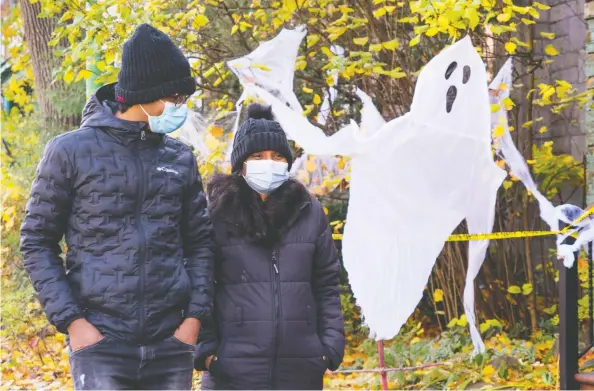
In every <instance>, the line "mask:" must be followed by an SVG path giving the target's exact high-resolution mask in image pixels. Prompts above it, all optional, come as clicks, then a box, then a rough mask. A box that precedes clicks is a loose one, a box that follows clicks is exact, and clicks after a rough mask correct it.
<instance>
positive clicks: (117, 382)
mask: <svg viewBox="0 0 594 391" xmlns="http://www.w3.org/2000/svg"><path fill="white" fill-rule="evenodd" d="M194 350H195V346H193V345H188V344H185V343H183V342H181V341H179V340H177V339H176V338H174V337H169V338H167V339H166V340H164V341H162V342H159V343H156V344H153V345H145V346H138V345H129V344H126V343H125V342H122V341H119V340H115V339H111V338H109V337H105V338H104V339H102V340H101V341H99V342H98V343H96V344H94V345H91V346H87V347H84V348H82V349H80V350H77V351H75V352H72V351H71V352H70V370H71V373H72V379H73V382H74V389H75V390H190V389H191V388H192V374H193V372H194Z"/></svg>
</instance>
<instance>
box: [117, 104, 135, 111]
mask: <svg viewBox="0 0 594 391" xmlns="http://www.w3.org/2000/svg"><path fill="white" fill-rule="evenodd" d="M130 107H132V106H130V105H127V104H125V103H121V102H117V110H118V112H120V113H122V114H123V113H125V112H126V111H128V109H129V108H130Z"/></svg>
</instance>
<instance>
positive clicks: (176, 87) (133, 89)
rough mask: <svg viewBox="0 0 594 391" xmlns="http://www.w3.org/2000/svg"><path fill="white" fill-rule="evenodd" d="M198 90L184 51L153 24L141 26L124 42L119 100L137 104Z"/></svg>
mask: <svg viewBox="0 0 594 391" xmlns="http://www.w3.org/2000/svg"><path fill="white" fill-rule="evenodd" d="M194 92H196V80H195V79H194V78H193V77H192V69H191V67H190V63H189V62H188V60H187V59H186V57H185V56H184V54H183V53H182V51H181V50H180V49H179V48H178V47H177V46H175V44H174V43H173V42H172V41H171V39H170V38H169V37H168V36H167V35H165V34H163V33H162V32H161V31H159V30H157V29H156V28H154V27H153V26H151V25H149V24H141V25H140V26H138V27H137V28H136V31H135V32H134V35H132V37H131V38H130V39H129V40H128V41H127V42H126V43H125V44H124V50H123V53H122V68H121V69H120V73H119V74H118V83H117V84H116V87H115V94H116V100H117V101H118V102H120V103H125V104H127V105H130V106H133V105H136V104H142V103H150V102H154V101H156V100H159V99H162V98H166V97H168V96H172V95H175V94H179V95H192V94H193V93H194Z"/></svg>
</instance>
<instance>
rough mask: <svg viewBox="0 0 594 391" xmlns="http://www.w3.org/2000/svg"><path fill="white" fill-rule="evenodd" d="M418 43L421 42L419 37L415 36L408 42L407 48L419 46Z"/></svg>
mask: <svg viewBox="0 0 594 391" xmlns="http://www.w3.org/2000/svg"><path fill="white" fill-rule="evenodd" d="M419 42H421V36H420V35H417V36H416V37H414V38H413V39H411V40H410V42H409V43H408V46H409V47H413V46H416V45H418V44H419Z"/></svg>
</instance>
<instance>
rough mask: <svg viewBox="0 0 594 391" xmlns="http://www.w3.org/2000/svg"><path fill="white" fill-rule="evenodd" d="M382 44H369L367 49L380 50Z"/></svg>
mask: <svg viewBox="0 0 594 391" xmlns="http://www.w3.org/2000/svg"><path fill="white" fill-rule="evenodd" d="M382 47H383V46H382V44H381V43H374V44H372V45H369V50H371V51H372V52H379V51H381V50H382Z"/></svg>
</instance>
